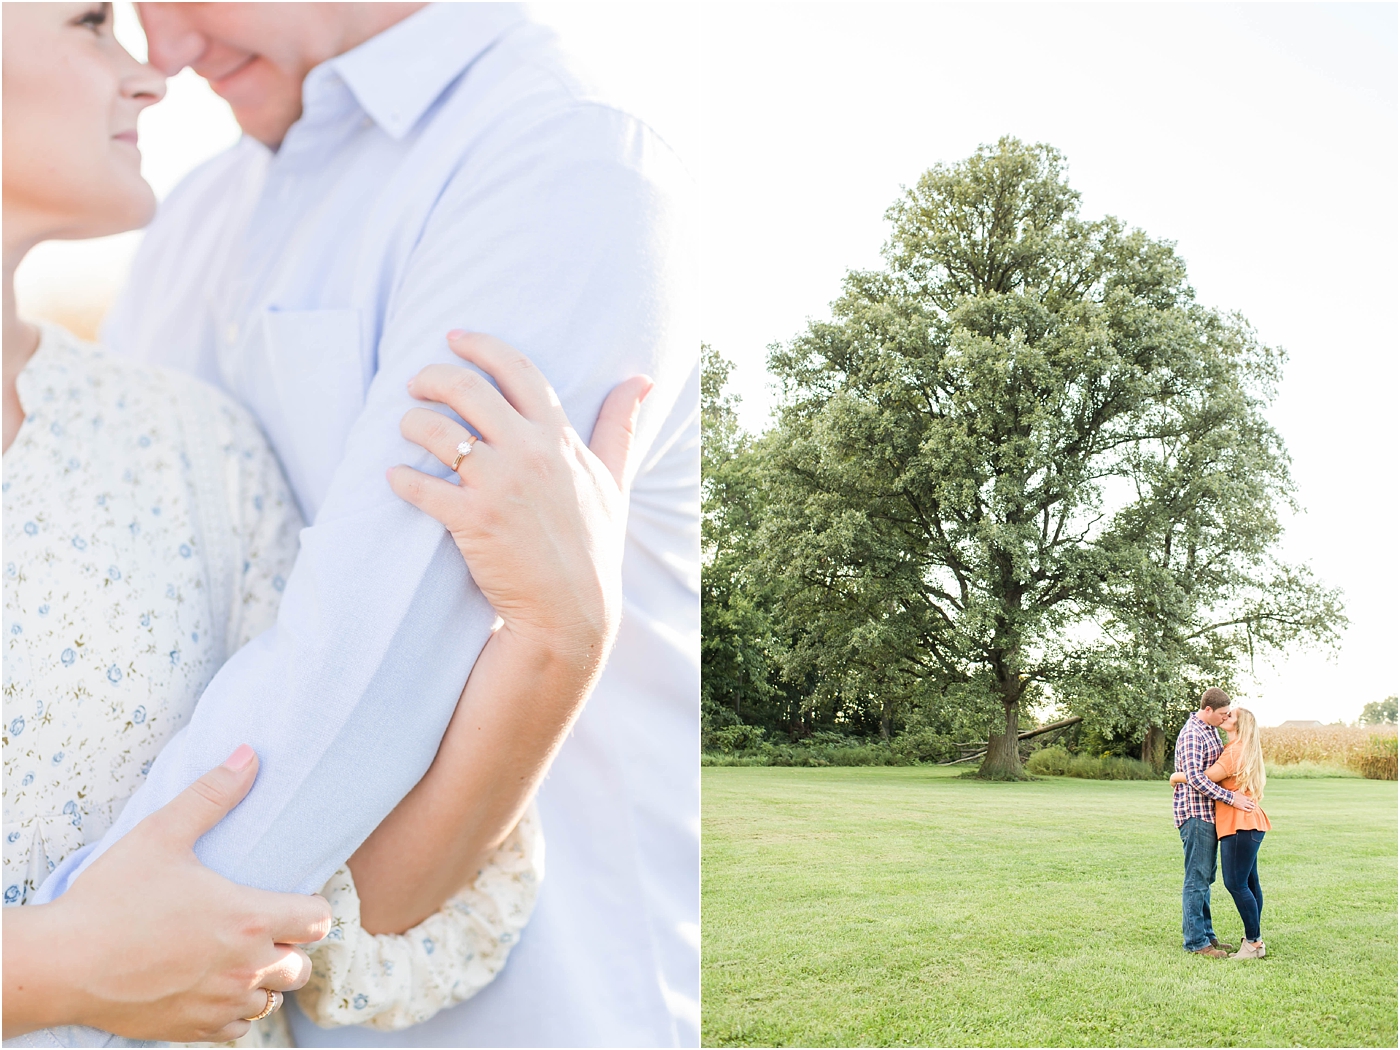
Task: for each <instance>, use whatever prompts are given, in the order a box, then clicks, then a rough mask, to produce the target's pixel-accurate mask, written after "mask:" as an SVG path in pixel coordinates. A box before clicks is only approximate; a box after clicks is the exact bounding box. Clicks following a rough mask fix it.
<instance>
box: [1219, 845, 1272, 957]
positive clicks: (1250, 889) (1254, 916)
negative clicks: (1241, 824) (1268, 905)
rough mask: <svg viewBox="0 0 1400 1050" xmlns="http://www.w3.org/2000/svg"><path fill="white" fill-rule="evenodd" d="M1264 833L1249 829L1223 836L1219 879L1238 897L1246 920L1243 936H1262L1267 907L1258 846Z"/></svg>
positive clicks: (1237, 901) (1236, 900)
mask: <svg viewBox="0 0 1400 1050" xmlns="http://www.w3.org/2000/svg"><path fill="white" fill-rule="evenodd" d="M1263 844H1264V833H1263V832H1262V831H1253V830H1250V829H1246V830H1244V831H1237V832H1235V834H1233V835H1227V836H1226V837H1225V838H1223V839H1221V840H1220V880H1221V881H1222V882H1223V883H1225V888H1226V889H1227V890H1229V891H1230V896H1231V897H1234V898H1235V907H1236V908H1238V909H1239V911H1240V918H1241V919H1242V920H1243V921H1244V939H1245V940H1247V941H1257V940H1258V939H1259V916H1260V915H1261V914H1263V911H1264V891H1263V890H1262V889H1260V888H1259V847H1260V846H1262V845H1263Z"/></svg>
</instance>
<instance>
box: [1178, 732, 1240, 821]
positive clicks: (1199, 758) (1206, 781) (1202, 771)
mask: <svg viewBox="0 0 1400 1050" xmlns="http://www.w3.org/2000/svg"><path fill="white" fill-rule="evenodd" d="M1209 765H1210V763H1209V762H1208V761H1207V759H1206V748H1205V741H1203V740H1202V739H1201V737H1200V735H1199V734H1197V733H1192V734H1191V736H1190V737H1189V739H1188V745H1187V749H1186V755H1185V761H1183V762H1182V765H1181V771H1182V772H1183V773H1185V774H1186V783H1187V784H1188V785H1190V786H1191V787H1193V788H1195V789H1196V790H1197V791H1198V792H1200V793H1201V794H1202V795H1205V796H1206V797H1207V798H1213V799H1215V800H1216V801H1217V802H1224V803H1226V804H1227V805H1234V802H1235V793H1234V792H1233V791H1226V790H1225V789H1224V788H1223V787H1221V786H1220V785H1219V784H1217V783H1216V782H1215V781H1213V780H1211V779H1210V777H1208V776H1206V767H1207V766H1209Z"/></svg>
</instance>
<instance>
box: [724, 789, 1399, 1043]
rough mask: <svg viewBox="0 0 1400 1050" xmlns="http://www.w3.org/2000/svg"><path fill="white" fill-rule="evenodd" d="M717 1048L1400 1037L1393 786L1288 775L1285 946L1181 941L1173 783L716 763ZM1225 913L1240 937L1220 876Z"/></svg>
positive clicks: (1277, 840) (1282, 910)
mask: <svg viewBox="0 0 1400 1050" xmlns="http://www.w3.org/2000/svg"><path fill="white" fill-rule="evenodd" d="M703 785H704V803H703V819H704V861H703V879H704V885H703V924H704V931H705V932H704V949H703V951H704V962H703V966H704V978H703V980H704V985H703V1017H704V1022H703V1023H704V1029H703V1042H704V1044H705V1045H707V1046H740V1045H745V1046H775V1045H776V1046H785V1045H807V1046H839V1045H846V1046H860V1045H927V1046H998V1045H999V1046H1174V1045H1186V1046H1392V1047H1393V1046H1395V1045H1396V785H1395V784H1394V783H1391V782H1385V781H1372V780H1278V781H1277V782H1276V783H1271V784H1270V785H1269V788H1268V792H1267V795H1266V797H1265V803H1266V809H1267V810H1268V812H1269V817H1270V819H1271V820H1272V821H1273V824H1274V830H1273V831H1272V832H1270V834H1269V836H1268V838H1267V839H1266V840H1265V843H1264V848H1263V850H1262V851H1261V853H1260V880H1261V883H1262V885H1263V888H1264V898H1265V905H1264V923H1263V929H1264V938H1265V941H1266V943H1267V945H1268V949H1269V955H1268V957H1267V958H1265V959H1261V960H1255V961H1249V962H1233V961H1230V960H1226V959H1206V958H1201V957H1197V956H1188V955H1187V954H1185V953H1184V952H1183V951H1182V950H1181V903H1180V902H1181V843H1180V839H1179V838H1178V837H1177V832H1176V829H1175V828H1174V827H1173V826H1172V820H1171V803H1170V794H1169V788H1168V787H1167V786H1166V785H1165V784H1163V783H1154V782H1133V781H1085V780H1071V779H1066V778H1060V777H1050V778H1045V779H1041V780H1036V781H1032V782H1027V783H1014V784H1006V783H984V782H980V781H973V780H966V779H960V778H958V777H957V776H956V775H949V771H947V770H939V769H934V768H929V767H913V768H909V767H903V768H900V767H895V768H881V767H876V768H869V767H867V768H829V769H791V768H762V767H759V768H752V767H750V768H744V767H713V768H707V769H705V770H703ZM1212 904H1213V911H1214V915H1215V920H1216V921H1215V926H1216V932H1217V934H1218V935H1220V936H1221V937H1222V938H1224V939H1227V940H1232V941H1236V942H1237V939H1238V937H1239V936H1240V934H1241V925H1240V920H1239V916H1238V914H1237V913H1236V912H1235V907H1234V903H1233V901H1232V900H1231V899H1230V896H1229V894H1228V893H1226V892H1225V888H1224V886H1223V885H1222V884H1221V883H1220V881H1219V879H1218V878H1217V880H1216V883H1215V887H1214V890H1213V893H1212Z"/></svg>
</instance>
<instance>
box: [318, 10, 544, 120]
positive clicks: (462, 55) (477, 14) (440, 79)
mask: <svg viewBox="0 0 1400 1050" xmlns="http://www.w3.org/2000/svg"><path fill="white" fill-rule="evenodd" d="M525 17H526V16H525V11H524V8H523V5H521V4H429V5H428V6H427V7H425V8H423V10H421V11H415V12H414V13H413V14H411V15H409V16H408V17H407V18H405V19H404V20H403V21H402V22H399V23H398V24H396V25H393V26H390V27H389V28H388V29H386V30H384V32H382V33H380V34H379V35H377V36H374V37H371V38H370V39H369V40H366V41H365V42H364V43H363V44H361V45H360V46H359V47H356V48H352V49H351V50H349V51H347V52H345V54H343V55H337V56H336V57H335V58H332V59H329V60H328V61H326V62H322V63H321V64H320V65H319V66H317V67H316V68H315V69H313V70H312V71H311V72H310V73H308V74H307V77H306V86H305V88H304V89H303V98H304V99H306V100H307V101H310V100H311V99H312V98H314V97H316V96H318V95H319V94H321V93H322V91H323V90H324V89H323V85H325V86H326V87H329V85H328V84H327V82H328V81H331V80H334V79H337V78H338V79H339V80H340V81H342V82H343V83H344V85H345V86H346V87H347V88H349V90H350V92H351V94H353V95H354V96H355V101H356V102H358V103H359V104H360V107H361V108H362V109H363V110H364V111H365V112H366V113H367V114H369V116H370V118H371V119H372V120H373V121H374V122H375V123H376V124H378V125H379V126H380V128H382V129H383V130H384V132H385V133H386V134H388V135H389V136H391V137H392V138H395V139H398V138H402V137H403V136H404V135H406V134H408V132H409V131H410V130H411V129H412V128H413V126H414V125H415V124H417V123H418V121H419V119H420V118H421V117H422V116H423V114H424V113H426V112H427V111H428V109H429V107H430V106H432V104H433V103H434V102H435V101H437V99H438V98H439V97H440V96H441V95H442V93H443V91H445V90H446V89H447V87H448V86H449V85H450V84H451V83H452V82H453V81H454V80H456V79H457V77H458V76H459V75H460V74H461V73H462V71H463V70H464V69H466V68H467V67H468V66H469V65H471V64H472V62H474V61H475V60H476V59H477V58H478V57H479V56H480V55H481V54H482V52H484V51H485V50H486V49H487V48H488V47H490V46H491V45H492V44H493V43H495V42H496V41H497V40H499V39H500V38H501V36H502V35H504V33H505V32H506V31H507V30H508V29H510V28H511V27H513V26H515V25H517V24H518V23H520V22H522V21H524V20H525Z"/></svg>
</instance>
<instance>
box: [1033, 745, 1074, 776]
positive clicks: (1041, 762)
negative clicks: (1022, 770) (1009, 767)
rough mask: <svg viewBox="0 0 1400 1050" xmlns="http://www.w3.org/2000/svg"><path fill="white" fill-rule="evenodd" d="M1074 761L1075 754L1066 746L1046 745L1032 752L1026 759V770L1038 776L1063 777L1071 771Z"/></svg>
mask: <svg viewBox="0 0 1400 1050" xmlns="http://www.w3.org/2000/svg"><path fill="white" fill-rule="evenodd" d="M1073 761H1074V756H1073V755H1071V754H1070V753H1069V752H1068V751H1066V750H1065V749H1064V748H1062V747H1045V748H1041V749H1040V750H1039V751H1032V752H1031V757H1030V758H1028V759H1026V772H1027V773H1033V774H1035V775H1037V776H1045V777H1062V776H1065V775H1067V774H1068V773H1069V766H1070V763H1071V762H1073Z"/></svg>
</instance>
